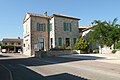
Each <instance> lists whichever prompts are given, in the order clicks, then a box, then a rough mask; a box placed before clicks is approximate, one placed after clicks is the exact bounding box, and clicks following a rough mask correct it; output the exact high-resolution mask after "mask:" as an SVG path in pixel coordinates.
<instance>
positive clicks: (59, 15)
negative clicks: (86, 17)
mask: <svg viewBox="0 0 120 80" xmlns="http://www.w3.org/2000/svg"><path fill="white" fill-rule="evenodd" d="M53 16H58V17H64V18H70V19H76V20H80V19H79V18H76V17H72V16H67V15H63V14H53Z"/></svg>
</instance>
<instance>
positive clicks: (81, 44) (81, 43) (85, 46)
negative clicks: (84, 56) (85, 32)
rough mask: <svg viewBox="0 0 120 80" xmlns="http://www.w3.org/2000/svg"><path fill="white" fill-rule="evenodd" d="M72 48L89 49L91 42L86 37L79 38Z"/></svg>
mask: <svg viewBox="0 0 120 80" xmlns="http://www.w3.org/2000/svg"><path fill="white" fill-rule="evenodd" d="M72 48H73V49H74V50H82V51H88V48H89V43H88V42H87V41H86V40H85V39H84V38H79V39H78V40H77V41H76V43H75V44H74V46H73V47H72Z"/></svg>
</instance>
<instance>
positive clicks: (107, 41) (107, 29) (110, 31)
mask: <svg viewBox="0 0 120 80" xmlns="http://www.w3.org/2000/svg"><path fill="white" fill-rule="evenodd" d="M116 22H117V18H115V19H114V20H113V21H112V22H110V21H109V22H107V21H100V20H95V21H94V22H93V24H94V26H93V27H94V28H93V29H92V31H91V33H90V34H89V39H90V42H91V43H94V44H96V42H99V44H100V46H103V45H106V46H108V47H111V46H112V45H113V44H114V46H115V43H116V42H118V41H119V40H120V36H119V35H120V28H119V26H120V25H119V24H117V23H116Z"/></svg>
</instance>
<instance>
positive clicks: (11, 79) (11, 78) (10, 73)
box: [0, 64, 13, 80]
mask: <svg viewBox="0 0 120 80" xmlns="http://www.w3.org/2000/svg"><path fill="white" fill-rule="evenodd" d="M0 65H1V66H2V67H3V68H4V69H6V70H7V71H8V72H9V75H10V80H13V77H12V72H11V71H10V70H9V69H8V68H7V67H5V66H4V65H2V64H0Z"/></svg>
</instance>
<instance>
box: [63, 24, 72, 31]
mask: <svg viewBox="0 0 120 80" xmlns="http://www.w3.org/2000/svg"><path fill="white" fill-rule="evenodd" d="M63 24H64V31H70V32H71V31H72V27H71V23H66V22H64V23H63Z"/></svg>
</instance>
